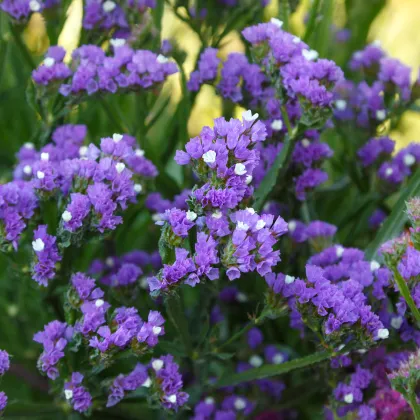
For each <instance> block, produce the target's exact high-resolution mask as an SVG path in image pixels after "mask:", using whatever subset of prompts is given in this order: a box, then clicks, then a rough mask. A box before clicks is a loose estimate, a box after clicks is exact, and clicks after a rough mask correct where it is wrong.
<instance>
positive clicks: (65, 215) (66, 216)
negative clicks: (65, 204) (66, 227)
mask: <svg viewBox="0 0 420 420" xmlns="http://www.w3.org/2000/svg"><path fill="white" fill-rule="evenodd" d="M72 217H73V216H72V215H71V213H70V212H69V211H68V210H65V211H64V212H63V214H62V215H61V218H62V219H63V220H64V221H65V222H70V220H71V219H72Z"/></svg>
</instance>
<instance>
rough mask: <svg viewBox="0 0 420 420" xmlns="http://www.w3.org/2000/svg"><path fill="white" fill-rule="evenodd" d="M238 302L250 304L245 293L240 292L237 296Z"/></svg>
mask: <svg viewBox="0 0 420 420" xmlns="http://www.w3.org/2000/svg"><path fill="white" fill-rule="evenodd" d="M236 300H237V301H238V302H240V303H245V302H248V296H247V295H246V294H245V293H243V292H238V293H237V294H236Z"/></svg>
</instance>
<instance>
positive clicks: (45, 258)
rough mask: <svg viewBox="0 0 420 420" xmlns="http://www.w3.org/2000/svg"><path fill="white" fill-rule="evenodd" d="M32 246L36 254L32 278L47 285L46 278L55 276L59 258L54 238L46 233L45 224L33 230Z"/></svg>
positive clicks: (49, 278)
mask: <svg viewBox="0 0 420 420" xmlns="http://www.w3.org/2000/svg"><path fill="white" fill-rule="evenodd" d="M32 248H33V250H34V252H35V255H36V263H35V265H34V267H33V274H32V278H33V279H34V280H35V281H36V282H37V283H39V284H40V285H42V286H47V285H48V280H51V279H52V278H54V276H55V265H56V263H57V262H58V261H60V260H61V255H60V254H59V253H58V249H57V245H56V238H55V237H54V236H51V235H48V233H47V226H46V225H40V226H38V228H37V229H36V230H35V231H34V240H33V241H32Z"/></svg>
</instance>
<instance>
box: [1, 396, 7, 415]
mask: <svg viewBox="0 0 420 420" xmlns="http://www.w3.org/2000/svg"><path fill="white" fill-rule="evenodd" d="M6 405H7V395H6V394H5V393H4V392H3V391H0V411H3V410H4V409H5V408H6Z"/></svg>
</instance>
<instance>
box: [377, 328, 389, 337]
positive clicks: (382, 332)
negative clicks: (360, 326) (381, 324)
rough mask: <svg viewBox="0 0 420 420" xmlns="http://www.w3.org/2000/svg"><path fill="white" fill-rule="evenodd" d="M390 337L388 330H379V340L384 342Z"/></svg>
mask: <svg viewBox="0 0 420 420" xmlns="http://www.w3.org/2000/svg"><path fill="white" fill-rule="evenodd" d="M388 337H389V331H388V329H387V328H379V330H378V338H380V339H382V340H384V339H385V338H388Z"/></svg>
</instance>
